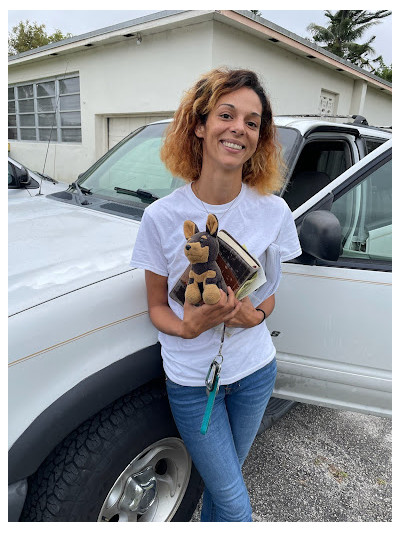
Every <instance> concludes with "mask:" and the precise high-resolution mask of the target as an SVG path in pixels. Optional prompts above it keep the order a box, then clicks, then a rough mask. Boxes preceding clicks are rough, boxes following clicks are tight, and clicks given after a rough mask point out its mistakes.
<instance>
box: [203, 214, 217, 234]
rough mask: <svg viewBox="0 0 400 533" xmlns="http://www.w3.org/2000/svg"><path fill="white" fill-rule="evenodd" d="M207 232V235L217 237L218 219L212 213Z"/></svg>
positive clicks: (208, 218) (209, 217)
mask: <svg viewBox="0 0 400 533" xmlns="http://www.w3.org/2000/svg"><path fill="white" fill-rule="evenodd" d="M206 230H207V233H209V234H210V235H211V236H212V237H216V236H217V232H218V218H217V217H216V216H215V215H213V214H212V213H210V214H209V215H208V217H207V224H206Z"/></svg>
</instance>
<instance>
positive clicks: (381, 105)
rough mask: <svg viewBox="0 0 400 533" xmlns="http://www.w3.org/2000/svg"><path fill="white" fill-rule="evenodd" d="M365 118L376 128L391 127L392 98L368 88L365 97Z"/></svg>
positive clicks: (377, 90)
mask: <svg viewBox="0 0 400 533" xmlns="http://www.w3.org/2000/svg"><path fill="white" fill-rule="evenodd" d="M365 109H366V110H367V111H366V115H365V116H366V117H367V118H368V121H369V123H370V124H374V125H376V126H391V125H392V98H391V96H389V95H387V94H384V93H383V92H382V91H380V90H379V89H374V88H373V87H368V90H367V94H366V96H365Z"/></svg>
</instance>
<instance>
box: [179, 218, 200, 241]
mask: <svg viewBox="0 0 400 533" xmlns="http://www.w3.org/2000/svg"><path fill="white" fill-rule="evenodd" d="M183 233H184V234H185V237H186V239H190V237H193V235H194V234H195V233H199V228H198V227H197V226H196V224H195V223H194V222H192V221H191V220H185V222H184V223H183Z"/></svg>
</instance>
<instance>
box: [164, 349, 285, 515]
mask: <svg viewBox="0 0 400 533" xmlns="http://www.w3.org/2000/svg"><path fill="white" fill-rule="evenodd" d="M275 377H276V360H275V359H274V360H273V361H271V363H269V364H268V365H266V366H265V367H263V368H261V369H260V370H258V371H256V372H254V373H253V374H251V375H250V376H247V377H245V378H243V379H241V380H240V381H237V382H236V383H233V384H231V385H221V387H220V389H219V392H218V394H217V396H216V398H215V403H214V408H213V411H212V415H211V421H210V425H209V428H208V431H207V433H206V434H205V435H202V434H201V433H200V427H201V423H202V420H203V416H204V411H205V409H206V403H207V395H206V390H205V387H184V386H182V385H178V384H176V383H174V382H173V381H171V380H170V379H168V378H167V392H168V398H169V402H170V406H171V410H172V414H173V416H174V419H175V423H176V426H177V428H178V430H179V433H180V435H181V437H182V439H183V441H184V443H185V445H186V448H187V449H188V451H189V453H190V455H191V457H192V460H193V462H194V464H195V466H196V468H197V470H198V472H199V473H200V475H201V477H202V478H203V481H204V484H205V491H204V495H203V508H202V511H201V521H202V522H251V521H252V519H251V512H252V511H251V505H250V500H249V495H248V492H247V489H246V485H245V483H244V480H243V476H242V471H241V467H242V465H243V463H244V460H245V459H246V457H247V454H248V453H249V450H250V447H251V445H252V443H253V441H254V438H255V436H256V435H257V431H258V429H259V427H260V423H261V420H262V417H263V414H264V411H265V408H266V406H267V403H268V401H269V399H270V397H271V394H272V390H273V387H274V383H275Z"/></svg>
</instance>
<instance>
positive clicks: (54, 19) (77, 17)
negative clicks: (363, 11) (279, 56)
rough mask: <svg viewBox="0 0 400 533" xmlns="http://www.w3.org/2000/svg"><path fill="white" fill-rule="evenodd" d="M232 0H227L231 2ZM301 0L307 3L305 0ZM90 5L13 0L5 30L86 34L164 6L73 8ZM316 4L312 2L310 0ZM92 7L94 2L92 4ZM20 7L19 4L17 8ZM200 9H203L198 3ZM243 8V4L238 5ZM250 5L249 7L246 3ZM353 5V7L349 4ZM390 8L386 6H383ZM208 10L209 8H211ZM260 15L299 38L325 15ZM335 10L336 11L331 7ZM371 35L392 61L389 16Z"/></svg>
mask: <svg viewBox="0 0 400 533" xmlns="http://www.w3.org/2000/svg"><path fill="white" fill-rule="evenodd" d="M232 3H234V2H230V4H232ZM304 3H306V4H308V5H311V4H312V2H311V3H310V2H309V1H308V0H307V1H306V2H303V5H304ZM83 4H85V5H84V7H85V8H86V7H90V6H89V5H88V4H91V2H86V3H85V2H76V1H75V0H70V1H69V2H68V5H69V6H71V8H75V9H71V10H51V9H50V10H49V9H46V7H47V5H48V6H50V7H54V2H43V1H40V0H37V1H36V2H35V6H37V7H38V9H37V10H34V11H32V10H26V9H24V7H29V6H30V5H31V2H19V1H16V2H14V3H13V4H12V5H13V7H17V8H18V9H17V10H9V11H8V31H11V30H12V27H13V26H15V25H16V24H18V22H20V21H21V20H24V21H25V20H27V19H28V20H30V21H31V22H33V21H35V22H37V23H39V24H45V25H46V31H47V33H53V32H54V31H55V30H56V29H60V30H61V32H62V33H64V34H66V33H72V34H73V35H80V34H82V33H87V32H90V31H93V30H97V29H100V28H104V27H106V26H111V25H113V24H118V23H119V22H125V21H127V20H132V19H135V18H138V17H141V16H144V15H148V14H150V13H156V12H157V11H162V10H163V9H165V8H160V9H156V10H148V11H137V10H136V11H134V10H123V9H118V10H113V11H111V10H96V9H93V10H88V9H76V7H77V6H82V5H83ZM314 4H316V2H314ZM94 5H96V7H97V6H98V5H99V4H98V3H96V4H94ZM113 5H114V6H116V7H118V6H121V7H122V6H123V5H124V6H125V5H129V6H130V7H131V6H132V5H133V4H132V2H129V3H128V2H122V1H121V0H115V1H114V2H113ZM19 6H22V7H19ZM184 6H185V7H181V8H180V9H188V7H189V6H188V2H185V4H184ZM173 7H174V9H175V8H176V9H179V7H176V6H173ZM202 7H203V9H207V8H205V7H204V6H202ZM218 7H221V6H218ZM232 7H233V6H232V5H230V6H229V9H232ZM242 7H243V4H242ZM250 7H253V6H250ZM352 7H353V6H352ZM385 7H386V8H388V9H390V6H387V5H386V6H385ZM169 9H172V7H171V8H169ZM211 9H212V8H211ZM260 11H261V13H262V16H263V18H265V19H267V20H270V21H271V22H274V23H275V24H278V25H279V26H282V27H283V28H285V29H287V30H289V31H291V32H292V33H296V34H297V35H299V36H300V37H308V38H310V37H311V34H310V33H309V32H307V29H306V28H307V26H308V24H310V23H311V22H315V23H316V24H319V25H321V26H326V25H327V22H328V18H327V17H325V16H324V11H323V10H312V9H303V10H291V9H285V10H262V9H260ZM332 11H336V10H332ZM372 35H375V36H376V39H375V41H374V43H373V45H372V46H373V48H374V49H375V52H376V56H378V55H382V56H383V60H384V62H385V63H386V64H387V65H390V64H391V63H392V16H390V17H387V18H385V19H383V20H382V23H381V24H377V25H375V26H373V27H372V28H371V29H370V30H368V31H367V32H366V33H365V34H364V36H363V38H362V42H365V41H366V40H368V38H369V37H370V36H372Z"/></svg>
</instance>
